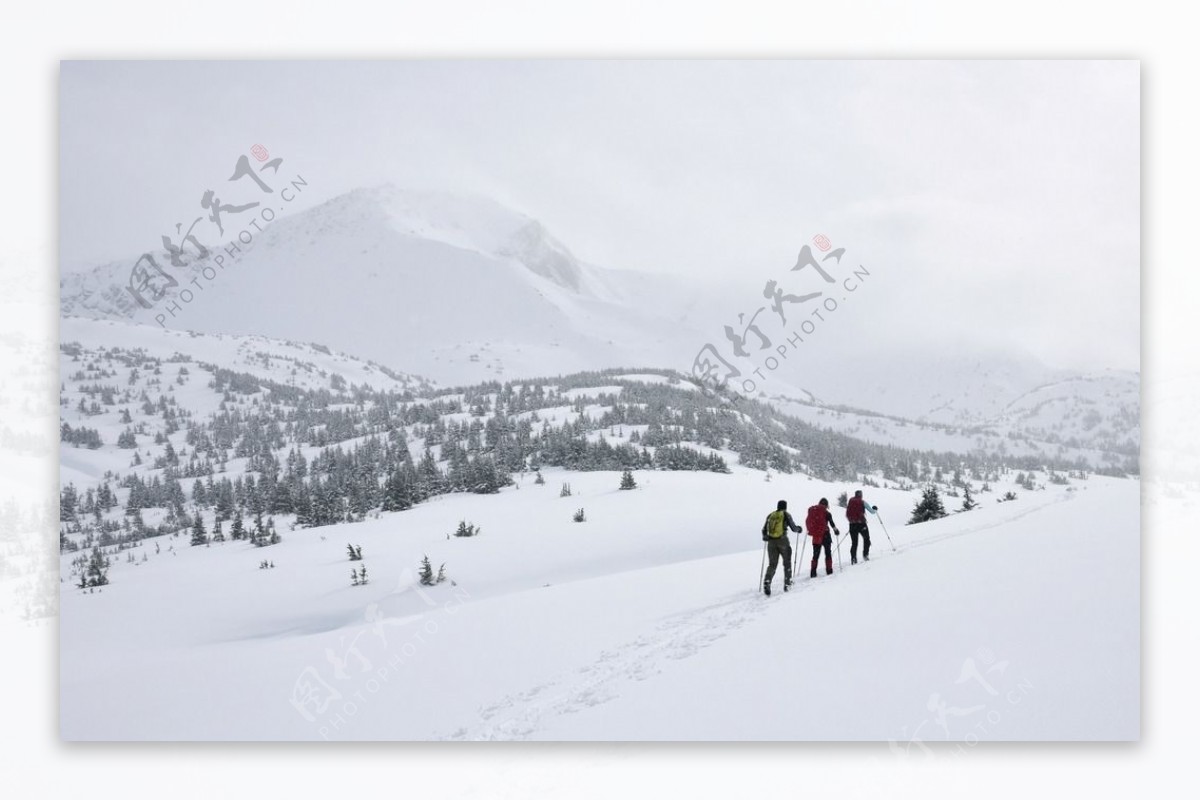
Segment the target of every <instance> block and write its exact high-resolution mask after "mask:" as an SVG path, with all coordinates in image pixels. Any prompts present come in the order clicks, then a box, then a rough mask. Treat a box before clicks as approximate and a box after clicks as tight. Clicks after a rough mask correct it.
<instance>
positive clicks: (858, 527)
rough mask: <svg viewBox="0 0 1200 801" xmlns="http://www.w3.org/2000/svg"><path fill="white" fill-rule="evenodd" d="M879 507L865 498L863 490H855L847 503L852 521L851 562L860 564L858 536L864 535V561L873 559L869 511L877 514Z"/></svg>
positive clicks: (848, 513)
mask: <svg viewBox="0 0 1200 801" xmlns="http://www.w3.org/2000/svg"><path fill="white" fill-rule="evenodd" d="M878 508H879V507H877V506H871V505H870V504H869V503H867V502H866V501H864V500H863V496H862V490H855V492H854V497H853V498H851V499H850V501H849V502H848V503H847V504H846V519H847V520H849V521H850V564H852V565H856V564H858V537H859V535H860V534H861V535H862V541H863V561H864V562H869V561H871V532H870V530H869V529H868V528H867V512H868V511H870V513H871V514H875V512H876V510H878Z"/></svg>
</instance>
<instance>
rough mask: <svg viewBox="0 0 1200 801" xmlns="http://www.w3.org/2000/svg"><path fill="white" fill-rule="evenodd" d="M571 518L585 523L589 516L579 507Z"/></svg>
mask: <svg viewBox="0 0 1200 801" xmlns="http://www.w3.org/2000/svg"><path fill="white" fill-rule="evenodd" d="M571 519H572V520H574V521H575V522H576V523H584V522H586V521H587V516H586V515H584V513H583V509H579V510H577V511H576V512H575V514H574V515H573V516H572V517H571Z"/></svg>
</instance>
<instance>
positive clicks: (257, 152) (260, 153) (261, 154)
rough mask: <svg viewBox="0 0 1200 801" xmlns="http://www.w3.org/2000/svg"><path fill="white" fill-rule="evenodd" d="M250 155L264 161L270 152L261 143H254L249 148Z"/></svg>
mask: <svg viewBox="0 0 1200 801" xmlns="http://www.w3.org/2000/svg"><path fill="white" fill-rule="evenodd" d="M250 155H252V156H254V158H256V159H258V160H259V161H266V160H267V157H268V156H270V155H271V154H270V153H268V152H267V149H266V148H265V147H263V146H262V145H255V146H254V147H252V148H250Z"/></svg>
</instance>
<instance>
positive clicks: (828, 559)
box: [809, 534, 833, 578]
mask: <svg viewBox="0 0 1200 801" xmlns="http://www.w3.org/2000/svg"><path fill="white" fill-rule="evenodd" d="M831 538H832V535H831V534H826V535H825V536H824V538H823V539H822V541H821V543H820V544H819V545H818V544H817V543H816V542H814V543H813V560H812V571H811V572H810V573H809V575H810V576H813V577H814V578H815V577H816V575H817V562H818V560H820V558H821V549H822V548H824V549H825V574H826V575H829V574H830V573H832V572H833V552H832V551H830V550H829V540H830V539H831Z"/></svg>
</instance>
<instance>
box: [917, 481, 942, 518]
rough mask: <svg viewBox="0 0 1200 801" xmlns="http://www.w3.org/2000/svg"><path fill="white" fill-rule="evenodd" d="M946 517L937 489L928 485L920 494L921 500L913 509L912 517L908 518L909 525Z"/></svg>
mask: <svg viewBox="0 0 1200 801" xmlns="http://www.w3.org/2000/svg"><path fill="white" fill-rule="evenodd" d="M945 516H946V509H945V507H943V506H942V497H941V495H939V494H938V490H937V487H936V486H934V485H933V484H930V485H929V486H928V487H926V488H925V490H924V492H923V493H922V494H921V500H920V501H918V502H917V505H916V506H914V507H913V511H912V517H911V518H909V521H908V523H909V525H912V524H913V523H924V522H925V521H927V520H937V519H938V518H941V517H945Z"/></svg>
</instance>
